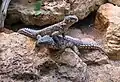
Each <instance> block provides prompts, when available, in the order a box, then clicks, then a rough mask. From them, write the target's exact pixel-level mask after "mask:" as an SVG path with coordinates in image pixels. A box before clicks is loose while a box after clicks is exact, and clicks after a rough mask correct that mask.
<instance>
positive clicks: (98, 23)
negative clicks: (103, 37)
mask: <svg viewBox="0 0 120 82" xmlns="http://www.w3.org/2000/svg"><path fill="white" fill-rule="evenodd" d="M119 14H120V7H117V6H114V5H113V4H110V3H106V4H104V5H102V6H100V8H99V9H98V11H97V15H96V19H95V28H96V29H97V30H99V31H101V32H103V31H106V29H107V27H108V26H109V24H110V22H119V21H118V20H119V18H120V15H119Z"/></svg>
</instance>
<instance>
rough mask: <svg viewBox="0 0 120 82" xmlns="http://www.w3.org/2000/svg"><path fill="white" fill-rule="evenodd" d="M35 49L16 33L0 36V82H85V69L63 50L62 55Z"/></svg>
mask: <svg viewBox="0 0 120 82" xmlns="http://www.w3.org/2000/svg"><path fill="white" fill-rule="evenodd" d="M53 52H54V51H52V53H50V52H49V51H48V50H47V49H46V48H42V49H40V50H39V49H36V48H35V41H34V40H32V39H30V38H28V37H26V36H24V35H20V34H18V33H11V34H5V33H0V81H1V82H25V81H27V82H31V81H32V82H88V77H89V76H88V74H87V65H86V64H85V63H83V62H82V60H81V59H80V58H79V56H78V55H77V54H75V53H74V52H73V51H72V50H70V49H66V51H65V52H63V53H62V54H58V55H57V54H54V53H53Z"/></svg>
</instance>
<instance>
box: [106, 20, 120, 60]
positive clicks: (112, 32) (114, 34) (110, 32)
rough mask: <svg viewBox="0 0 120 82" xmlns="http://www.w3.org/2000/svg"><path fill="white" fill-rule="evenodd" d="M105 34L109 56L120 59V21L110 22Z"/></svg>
mask: <svg viewBox="0 0 120 82" xmlns="http://www.w3.org/2000/svg"><path fill="white" fill-rule="evenodd" d="M118 21H120V20H118ZM105 36H106V42H105V49H106V52H107V53H109V54H108V56H109V58H111V59H115V60H120V45H119V44H120V23H118V24H117V23H115V22H112V23H110V24H109V27H108V28H107V32H106V35H105Z"/></svg>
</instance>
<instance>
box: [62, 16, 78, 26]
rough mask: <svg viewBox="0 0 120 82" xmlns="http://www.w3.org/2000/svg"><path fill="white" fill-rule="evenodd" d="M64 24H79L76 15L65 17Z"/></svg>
mask: <svg viewBox="0 0 120 82" xmlns="http://www.w3.org/2000/svg"><path fill="white" fill-rule="evenodd" d="M64 22H65V23H67V24H74V23H76V22H78V17H77V16H76V15H68V16H65V18H64Z"/></svg>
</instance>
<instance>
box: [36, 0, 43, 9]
mask: <svg viewBox="0 0 120 82" xmlns="http://www.w3.org/2000/svg"><path fill="white" fill-rule="evenodd" d="M41 6H42V0H38V1H37V2H36V4H35V8H34V10H35V11H39V10H40V9H41Z"/></svg>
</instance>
